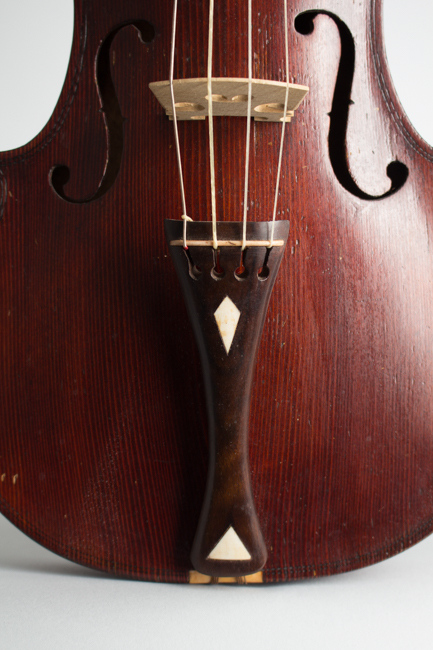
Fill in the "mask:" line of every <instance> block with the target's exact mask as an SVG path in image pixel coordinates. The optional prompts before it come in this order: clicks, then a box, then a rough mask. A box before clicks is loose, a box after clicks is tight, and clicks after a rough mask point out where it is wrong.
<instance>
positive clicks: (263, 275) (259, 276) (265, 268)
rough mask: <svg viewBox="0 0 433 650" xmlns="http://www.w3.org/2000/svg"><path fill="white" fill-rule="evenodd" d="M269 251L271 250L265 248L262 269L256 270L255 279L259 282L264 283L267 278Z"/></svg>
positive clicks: (268, 272)
mask: <svg viewBox="0 0 433 650" xmlns="http://www.w3.org/2000/svg"><path fill="white" fill-rule="evenodd" d="M271 250H272V248H267V249H266V253H265V261H264V262H263V266H262V268H261V269H259V270H258V273H257V279H258V280H259V281H260V282H264V281H265V280H267V279H268V277H269V274H270V269H269V266H268V261H269V255H270V254H271Z"/></svg>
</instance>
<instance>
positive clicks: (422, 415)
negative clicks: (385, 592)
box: [0, 0, 433, 582]
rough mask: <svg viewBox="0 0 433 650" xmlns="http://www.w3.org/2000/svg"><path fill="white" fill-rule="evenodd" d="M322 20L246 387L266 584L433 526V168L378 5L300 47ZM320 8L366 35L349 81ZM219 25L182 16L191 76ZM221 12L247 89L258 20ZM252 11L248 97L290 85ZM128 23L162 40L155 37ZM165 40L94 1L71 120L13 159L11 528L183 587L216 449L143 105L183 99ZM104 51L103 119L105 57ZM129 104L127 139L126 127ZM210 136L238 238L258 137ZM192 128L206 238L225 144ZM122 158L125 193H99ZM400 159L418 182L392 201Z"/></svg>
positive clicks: (126, 12) (63, 114) (304, 60)
mask: <svg viewBox="0 0 433 650" xmlns="http://www.w3.org/2000/svg"><path fill="white" fill-rule="evenodd" d="M311 9H312V5H311V3H310V2H308V3H307V2H306V0H293V1H292V2H290V4H289V22H290V28H289V46H290V65H291V74H292V76H291V79H290V82H291V83H297V84H301V85H305V86H308V87H309V88H310V92H309V94H308V96H307V97H306V99H305V100H304V103H303V104H302V105H301V106H300V107H299V109H298V111H297V112H296V115H295V117H294V119H293V120H292V123H291V125H290V127H288V132H287V148H286V150H285V156H284V160H283V167H282V186H281V197H280V204H279V213H280V214H279V215H278V216H279V217H280V218H284V219H287V220H289V221H290V236H289V241H288V245H287V249H286V253H285V257H284V259H283V261H282V264H281V268H280V271H279V275H278V278H277V280H276V283H275V287H274V291H273V295H272V299H271V302H270V304H269V311H268V316H267V320H266V322H265V325H264V331H263V338H262V342H261V345H260V349H259V352H258V360H257V368H256V372H255V375H254V378H253V384H252V406H251V413H250V446H249V456H250V457H249V462H250V468H251V480H252V490H253V495H254V499H255V503H256V508H257V515H258V519H259V521H260V525H261V529H262V531H263V535H264V538H265V543H266V547H267V549H268V561H267V563H266V565H265V567H264V569H263V581H264V582H279V581H285V580H293V579H299V578H305V577H313V576H319V575H328V574H332V573H338V572H341V571H348V570H351V569H356V568H359V567H362V566H366V565H368V564H371V563H373V562H377V561H379V560H383V559H385V558H387V557H389V556H391V555H393V554H395V553H397V552H399V551H401V550H403V549H404V548H407V547H409V546H410V545H412V544H414V543H415V542H417V541H418V540H420V539H422V538H423V537H425V536H426V535H427V534H429V533H430V532H431V530H432V526H433V473H432V471H431V467H433V437H432V429H433V427H432V425H433V412H432V409H433V395H432V382H431V377H432V371H433V358H432V355H433V340H432V336H433V335H432V332H433V284H432V282H431V279H432V277H433V264H432V261H433V260H432V250H433V249H432V246H431V244H430V239H431V233H432V226H433V224H432V211H431V196H432V165H431V163H432V161H433V151H432V149H431V148H430V147H428V145H426V143H425V142H424V141H423V140H422V139H421V138H420V137H419V136H418V135H417V133H416V132H415V131H414V130H413V128H412V126H411V125H410V123H409V121H408V120H407V118H406V116H405V114H404V113H403V111H402V108H401V106H400V104H399V101H398V99H397V97H396V94H395V92H394V89H393V86H392V83H391V80H390V76H389V73H388V69H387V65H386V60H385V56H384V50H383V39H382V31H381V2H380V1H379V0H364V1H362V2H358V3H356V4H353V3H348V2H347V1H346V0H324V1H323V2H321V3H320V6H318V7H317V12H316V13H315V14H314V15H310V16H307V18H308V19H310V18H311V30H310V31H309V32H308V30H307V32H306V31H305V30H304V33H300V32H299V31H297V29H296V28H295V18H296V16H298V15H299V14H300V13H302V12H304V11H307V10H308V11H309V10H311ZM313 9H314V6H313ZM319 9H320V10H323V11H324V10H326V11H328V12H330V13H332V14H333V15H335V16H338V17H339V19H340V20H341V21H342V23H344V25H346V27H347V29H348V30H349V32H350V34H352V36H353V44H354V53H355V56H354V59H353V62H352V63H351V64H350V65H351V66H352V69H350V65H349V66H348V65H347V57H345V58H344V60H343V61H340V54H341V52H342V50H343V51H346V50H347V48H346V49H345V42H344V43H343V44H342V38H343V37H342V36H341V34H342V33H343V31H342V30H339V28H338V25H337V23H336V22H335V20H334V19H333V18H332V17H331V16H330V15H325V14H323V13H318V10H319ZM207 10H208V7H207V4H206V3H190V2H186V1H184V0H181V1H180V6H179V31H178V34H179V35H181V36H182V37H181V38H179V40H178V42H177V43H178V46H177V57H176V64H175V68H176V69H175V77H177V78H196V77H203V76H205V74H206V73H205V64H206V48H207ZM215 11H216V13H215V51H214V64H213V73H214V74H215V76H219V77H225V76H231V77H245V76H247V70H246V68H247V61H246V49H247V45H246V42H244V39H243V38H241V37H240V36H241V35H242V34H246V20H247V7H246V4H245V3H239V2H235V0H226V1H222V2H221V3H218V4H217V6H216V10H215ZM258 13H259V11H258V10H257V8H256V9H255V13H254V25H255V26H254V33H253V43H254V52H255V53H256V56H255V59H254V70H253V76H254V77H255V78H259V79H271V80H276V81H284V77H283V72H282V70H284V65H283V62H284V38H283V36H284V34H283V29H282V23H283V20H282V18H283V11H282V6H281V7H280V5H279V4H278V3H276V2H274V1H272V2H271V1H270V0H263V2H262V3H261V6H260V16H259V15H258ZM313 13H314V12H313ZM134 21H135V22H136V21H148V23H150V24H151V25H152V26H153V29H154V34H155V36H154V38H153V40H152V41H151V42H148V43H146V42H142V40H140V38H139V33H138V31H137V29H136V27H134V26H128V23H131V22H134ZM121 26H123V27H122V29H120V27H121ZM340 26H341V25H340ZM259 30H260V31H259ZM145 31H146V30H145ZM149 33H150V32H149ZM170 33H171V7H170V6H169V3H166V2H165V0H162V1H161V2H150V1H147V2H146V1H145V2H143V1H142V0H140V1H138V0H124V1H123V2H114V0H104V3H102V1H101V0H93V1H91V0H75V34H74V42H73V48H72V54H71V62H70V66H69V71H68V75H67V79H66V82H65V86H64V89H63V92H62V95H61V97H60V100H59V103H58V106H57V107H56V109H55V111H54V114H53V116H52V118H51V120H50V122H49V123H48V124H47V126H46V127H45V129H44V130H43V131H42V132H41V133H40V134H39V135H38V136H37V137H36V138H35V139H34V140H33V141H32V142H31V143H29V144H28V145H26V146H24V147H22V148H20V149H17V150H15V151H12V152H5V153H3V154H2V155H1V158H0V167H1V174H0V185H1V187H0V213H1V214H2V215H3V216H2V221H1V223H0V231H1V237H0V259H1V264H0V283H1V289H2V290H1V292H0V333H1V336H0V340H1V354H2V356H1V359H2V376H1V391H0V422H1V426H0V477H1V481H0V507H1V511H2V512H3V513H4V514H5V515H6V516H7V517H8V518H9V519H10V520H11V521H12V522H13V523H15V524H16V525H17V526H19V527H20V528H21V529H22V530H23V531H24V532H25V533H27V534H28V535H30V536H31V537H32V538H33V539H35V540H36V541H38V542H40V543H42V544H44V545H45V546H46V547H48V548H50V549H51V550H53V551H55V552H57V553H59V554H61V555H63V556H65V557H67V558H69V559H72V560H74V561H76V562H80V563H82V564H86V565H89V566H93V567H95V568H99V569H102V570H105V571H109V572H111V573H113V574H116V575H125V576H130V577H135V578H141V579H147V580H157V581H169V582H188V581H189V571H190V570H191V569H192V566H191V563H190V559H189V555H190V550H191V546H192V542H193V537H194V533H195V529H196V526H197V522H198V518H199V513H200V507H201V502H202V498H203V494H204V489H205V478H206V466H207V454H208V442H207V439H206V430H207V423H206V408H205V398H204V387H203V383H202V379H201V374H200V366H199V359H198V354H197V351H196V348H195V343H194V340H193V334H192V331H191V328H190V325H189V322H188V317H187V313H186V309H185V306H184V304H183V299H182V296H181V292H180V289H179V286H178V281H177V278H176V276H175V272H174V269H173V267H172V263H171V260H170V258H169V252H168V250H167V245H166V243H165V241H164V232H163V220H164V218H179V217H180V215H181V208H180V205H181V204H180V193H179V184H178V177H177V166H176V160H175V151H174V146H173V144H174V143H173V135H172V125H170V123H169V121H168V120H167V118H166V116H165V114H164V111H163V109H162V108H161V107H159V106H158V104H157V102H156V100H155V98H154V97H153V95H152V93H151V92H150V90H149V88H148V85H149V83H150V82H153V81H162V80H164V79H167V76H168V58H169V57H168V53H169V46H170ZM110 34H112V35H113V37H112V41H111V42H110V44H109V55H108V56H107V57H106V59H104V60H106V66H105V67H104V65H102V64H101V65H102V70H100V74H99V76H98V78H99V83H100V84H101V85H102V86H103V92H102V96H104V97H106V98H108V100H107V99H106V100H104V102H105V103H104V106H105V108H104V110H105V111H106V114H104V113H102V112H101V101H100V94H98V87H97V85H96V84H95V60H96V57H97V54H98V51H99V48H100V47H101V43H102V42H107V41H106V39H107V37H108V35H110ZM144 40H145V39H144ZM245 41H246V39H245ZM101 60H102V59H101ZM350 75H353V81H352V82H351V84H347V83H346V85H344V84H343V87H342V88H343V90H341V84H340V86H339V88H340V90H339V91H338V92H337V95H336V98H335V93H336V91H335V88H336V82H337V79H340V80H341V79H343V81H344V79H348V78H350ZM104 84H105V85H104ZM110 84H111V85H110ZM348 88H349V90H350V95H349V90H347V89H348ZM113 89H114V91H115V95H116V97H117V100H116V101H117V102H118V106H119V110H120V113H121V116H122V122H121V124H120V122H119V119H117V118H116V119H114V118H113V120H111V121H110V120H109V119H107V115H108V114H110V115H111V113H110V110H111V109H110V107H111V106H114V107H115V106H116V104H115V101H114V98H113V92H114V91H113ZM344 89H346V90H344ZM99 92H101V89H100V90H99ZM345 93H346V94H345ZM337 100H338V101H337ZM349 100H350V101H351V102H353V103H350V104H349V103H348V102H349ZM112 102H113V103H112ZM341 102H346V104H345V108H344V107H343V108H344V110H341V111H340V112H339V113H338V112H337V116H342V117H341V120H342V121H341V124H340V130H338V128H337V127H338V123H339V120H335V119H334V125H337V127H335V128H337V130H335V128H334V130H331V132H330V120H331V121H332V119H333V118H332V115H331V118H330V116H329V113H332V112H333V111H335V110H336V107H337V104H338V105H341ZM113 110H114V109H113ZM114 114H116V115H117V113H115V111H114V113H113V115H114ZM104 115H105V118H106V119H105V120H104ZM334 117H335V113H334ZM119 125H120V126H119ZM119 128H121V132H122V138H118V137H115V136H116V133H118V132H119ZM214 128H215V141H216V157H217V173H216V177H217V178H216V182H217V189H218V194H217V203H218V206H217V207H218V214H219V215H220V217H219V218H221V219H224V220H227V221H238V220H239V217H240V214H241V211H242V192H243V173H244V146H245V120H242V119H236V118H224V117H222V118H218V119H215V125H214ZM107 129H111V134H112V137H110V138H108V139H107ZM179 132H180V140H181V149H182V152H183V157H184V161H185V167H186V170H187V172H186V174H185V181H186V194H187V202H188V213H189V214H190V216H191V217H192V218H194V219H195V220H207V219H209V216H210V191H209V172H208V143H207V125H206V123H205V122H204V121H195V122H194V121H193V122H182V123H181V124H179ZM252 134H253V135H252V138H253V140H252V141H253V143H254V144H253V153H254V156H253V158H252V160H251V168H250V174H251V176H250V188H251V193H250V205H249V208H250V209H249V216H250V217H251V219H252V220H253V221H262V220H263V221H265V220H268V219H269V218H270V215H271V211H272V199H273V194H274V188H275V170H276V166H277V160H278V144H279V137H280V125H279V124H266V123H254V124H253V125H252ZM107 141H108V142H109V143H110V145H109V146H110V149H109V150H107ZM341 142H344V143H345V146H344V147H342V146H341ZM335 143H336V144H335ZM335 152H336V153H335ZM331 154H332V155H331ZM334 154H335V155H334ZM346 154H347V155H346ZM111 155H116V156H117V158H115V160H118V161H119V165H118V169H117V172H116V168H115V167H112V168H111V169H112V170H114V171H112V172H111V176H110V177H109V179H108V180H107V181H106V182H105V185H104V186H103V192H100V193H99V194H98V195H97V194H96V193H97V192H98V188H100V187H101V179H103V177H104V169H106V165H107V160H108V159H109V158H110V156H111ZM393 162H401V163H402V164H404V165H405V166H406V168H407V169H408V170H409V174H408V176H407V180H405V179H403V184H401V183H400V185H399V184H398V183H397V184H396V185H395V187H394V186H393V187H394V190H393V191H392V192H391V193H389V194H387V192H389V191H390V188H391V187H392V182H391V180H390V177H389V176H388V175H387V168H388V166H389V164H390V163H393ZM56 166H63V167H61V168H62V169H63V170H64V168H66V167H67V168H68V169H69V180H68V182H67V183H66V184H64V185H63V187H64V192H65V196H64V198H62V197H61V196H60V195H59V192H58V191H57V192H55V191H54V189H53V187H52V184H50V171H51V170H52V169H53V168H54V167H56ZM115 172H116V173H115ZM63 173H65V172H62V174H63ZM51 179H52V180H51V183H54V184H56V183H60V181H62V179H63V181H65V180H66V177H64V178H63V176H62V178H60V180H59V179H58V178H57V181H56V179H55V177H54V180H53V177H51ZM350 179H351V181H350ZM63 181H62V182H63ZM352 181H353V182H352ZM404 181H405V182H404ZM398 186H401V189H398V190H397V189H396V188H397V187H398ZM56 187H57V188H58V187H60V185H59V184H57V185H56ZM357 188H358V189H357ZM358 190H359V191H358ZM95 195H96V198H95ZM382 195H385V197H384V198H382V199H380V200H377V199H375V198H374V197H379V196H382ZM92 197H93V199H94V200H92ZM73 201H75V202H73Z"/></svg>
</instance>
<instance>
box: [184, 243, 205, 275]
mask: <svg viewBox="0 0 433 650" xmlns="http://www.w3.org/2000/svg"><path fill="white" fill-rule="evenodd" d="M183 252H184V253H185V257H186V259H187V261H188V272H189V276H190V278H192V279H193V280H200V278H201V276H202V275H203V274H202V272H201V270H200V268H199V267H198V266H197V265H196V264H194V262H193V260H192V257H191V253H190V251H189V248H184V249H183Z"/></svg>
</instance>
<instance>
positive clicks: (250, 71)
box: [242, 0, 253, 250]
mask: <svg viewBox="0 0 433 650" xmlns="http://www.w3.org/2000/svg"><path fill="white" fill-rule="evenodd" d="M252 23H253V20H252V0H248V109H247V142H246V146H245V185H244V218H243V229H242V250H245V246H246V243H247V212H248V174H249V168H250V139H251V137H250V135H251V100H252V77H253V37H252Z"/></svg>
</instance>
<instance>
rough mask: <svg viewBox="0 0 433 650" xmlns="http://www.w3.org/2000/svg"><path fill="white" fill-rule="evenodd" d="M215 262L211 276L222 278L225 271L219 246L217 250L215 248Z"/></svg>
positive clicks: (216, 278)
mask: <svg viewBox="0 0 433 650" xmlns="http://www.w3.org/2000/svg"><path fill="white" fill-rule="evenodd" d="M213 264H214V266H213V269H212V271H211V272H210V274H211V276H212V277H213V279H214V280H222V279H223V277H224V276H225V271H224V269H223V267H222V266H221V262H220V249H219V248H217V249H216V250H215V249H213Z"/></svg>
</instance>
